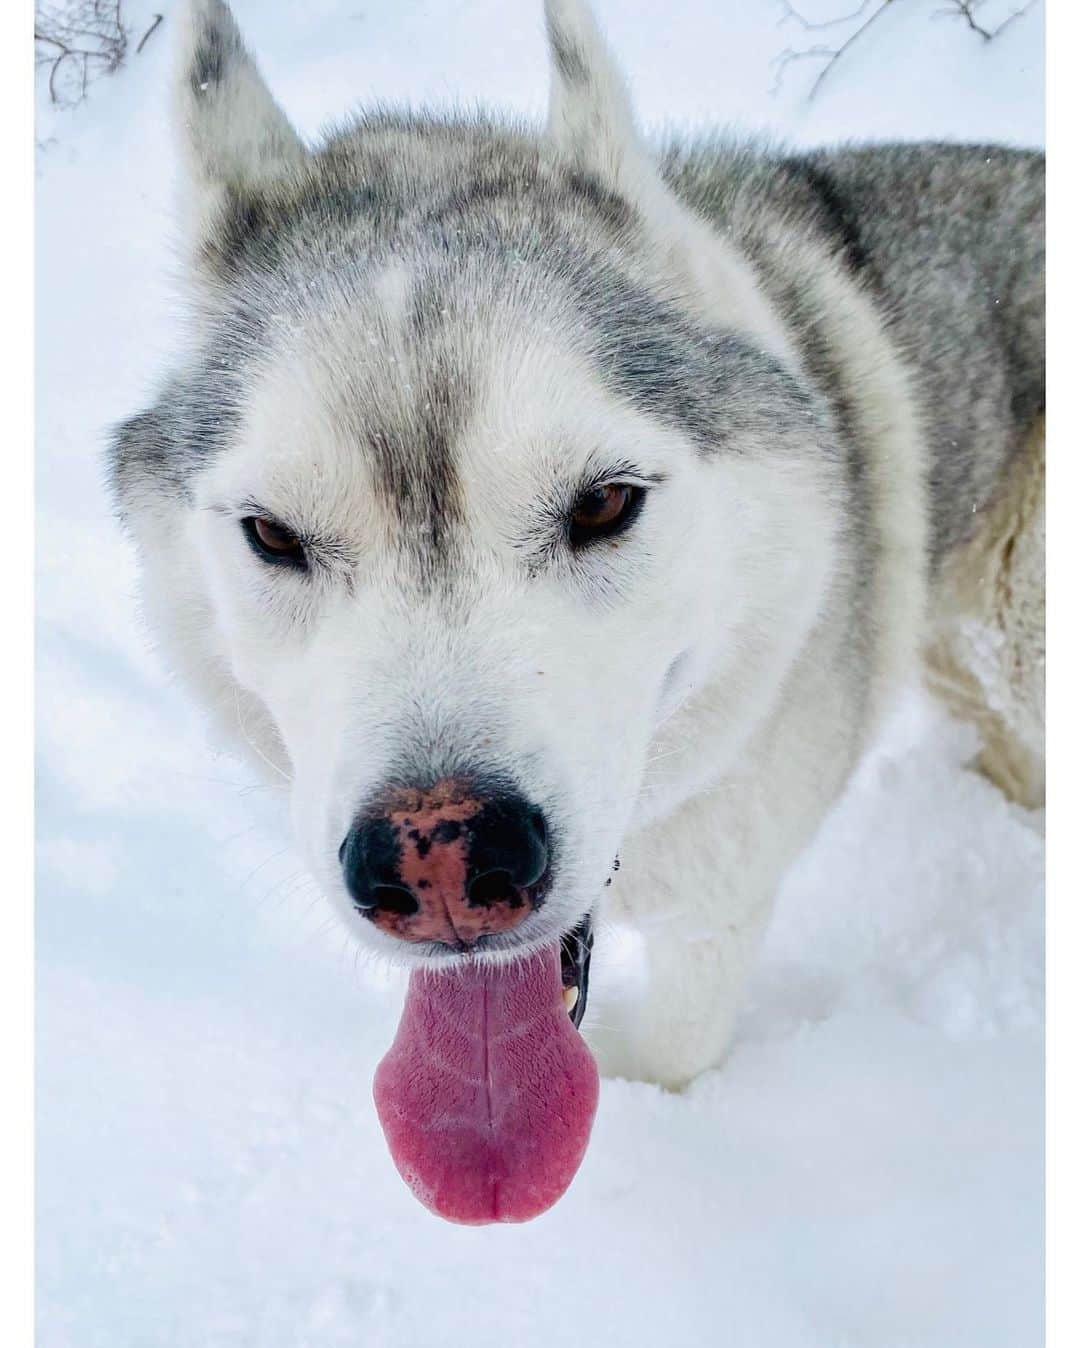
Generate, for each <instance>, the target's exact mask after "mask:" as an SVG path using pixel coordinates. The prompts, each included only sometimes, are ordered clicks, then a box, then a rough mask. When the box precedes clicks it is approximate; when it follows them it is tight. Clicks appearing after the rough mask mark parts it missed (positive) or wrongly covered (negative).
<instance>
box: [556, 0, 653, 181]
mask: <svg viewBox="0 0 1080 1348" xmlns="http://www.w3.org/2000/svg"><path fill="white" fill-rule="evenodd" d="M544 17H545V19H546V21H547V34H548V45H549V47H550V51H551V98H550V103H549V108H548V134H549V136H550V137H551V139H552V141H553V142H554V144H555V146H556V148H557V149H558V151H559V153H560V154H561V155H562V157H563V158H564V159H567V160H569V161H570V162H571V163H572V164H573V165H574V166H575V167H576V168H578V169H580V170H582V172H585V173H589V174H591V175H592V176H593V177H596V178H599V179H600V181H601V182H602V183H604V185H605V186H607V187H610V188H611V189H613V190H614V191H617V192H621V193H622V194H623V195H624V196H627V197H629V198H630V199H631V200H634V199H636V198H637V197H639V196H640V194H641V192H642V190H643V188H644V189H646V190H647V189H648V187H649V186H651V185H652V184H654V183H655V180H656V176H657V175H656V170H655V168H654V167H653V165H652V162H651V160H650V157H649V155H648V153H647V152H646V150H645V148H644V146H643V145H642V143H641V141H640V139H639V138H638V133H637V129H636V127H635V125H634V114H633V110H632V108H631V106H630V97H629V95H628V93H627V91H626V85H625V83H624V81H623V77H622V73H621V72H620V70H619V68H618V66H616V64H615V62H614V60H613V59H612V57H611V53H610V52H609V51H608V48H607V44H606V43H605V42H604V39H603V37H602V36H601V34H600V30H599V29H598V28H597V26H596V21H595V19H594V18H593V16H592V13H591V12H590V10H589V8H588V6H587V5H586V4H585V3H584V0H544Z"/></svg>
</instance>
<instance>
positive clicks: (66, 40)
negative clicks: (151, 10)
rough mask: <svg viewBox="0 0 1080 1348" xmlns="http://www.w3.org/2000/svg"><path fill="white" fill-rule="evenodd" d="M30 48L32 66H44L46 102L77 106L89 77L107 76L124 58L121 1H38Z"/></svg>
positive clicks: (125, 38)
mask: <svg viewBox="0 0 1080 1348" xmlns="http://www.w3.org/2000/svg"><path fill="white" fill-rule="evenodd" d="M34 46H35V62H36V64H38V65H47V66H48V67H49V97H50V98H51V99H52V101H53V102H54V103H56V104H58V105H60V106H65V107H72V106H74V105H75V104H77V103H80V102H81V101H82V100H83V98H85V96H86V90H87V86H88V85H89V83H90V77H91V73H95V74H106V75H107V74H111V73H112V72H113V71H114V70H116V69H117V67H118V66H120V65H121V64H122V62H123V60H124V57H125V56H126V55H127V47H128V31H127V28H126V27H125V25H124V21H123V17H122V14H121V0H66V3H64V2H63V0H62V2H61V3H58V4H45V3H39V4H38V5H37V6H36V9H35V12H34ZM69 70H71V71H72V72H73V74H72V76H71V77H69V76H68V71H69Z"/></svg>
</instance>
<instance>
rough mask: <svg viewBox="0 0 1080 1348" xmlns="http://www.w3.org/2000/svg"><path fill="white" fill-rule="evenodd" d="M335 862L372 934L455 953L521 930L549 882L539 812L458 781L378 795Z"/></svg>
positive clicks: (514, 798)
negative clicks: (377, 932) (370, 924)
mask: <svg viewBox="0 0 1080 1348" xmlns="http://www.w3.org/2000/svg"><path fill="white" fill-rule="evenodd" d="M338 855H339V857H340V859H341V866H342V871H343V873H344V878H345V884H346V887H347V888H348V891H349V894H350V896H351V897H352V901H353V903H354V904H355V906H356V908H357V909H358V910H359V911H360V912H361V913H363V914H364V916H365V917H367V918H368V919H369V920H370V921H372V922H373V923H374V924H375V926H377V927H378V928H379V929H380V930H381V931H385V932H386V933H387V934H388V935H390V936H396V937H398V938H399V939H400V940H402V941H440V942H442V943H443V944H444V945H448V946H452V947H454V948H455V949H461V948H462V947H464V946H469V945H473V944H474V943H475V942H476V941H477V940H478V939H479V938H480V937H481V936H489V935H493V934H495V933H497V932H506V931H511V930H513V928H514V927H517V926H518V925H520V923H522V922H524V920H525V918H526V917H528V915H529V913H530V912H531V911H532V910H533V908H535V907H536V906H537V905H538V904H539V903H540V902H541V900H542V898H543V892H544V889H545V887H546V883H547V878H548V860H549V856H548V838H547V826H546V824H545V821H544V816H543V813H542V812H541V811H540V810H539V809H537V808H536V807H535V806H533V805H530V804H529V803H528V801H526V800H524V799H522V798H521V797H520V796H518V795H516V794H513V793H510V792H494V793H491V792H483V791H482V790H480V789H479V788H478V787H477V786H476V785H475V784H472V783H470V782H468V781H466V780H460V779H457V778H448V779H445V780H443V781H441V782H436V784H435V785H434V786H433V787H431V788H430V789H428V790H423V791H421V790H415V789H411V788H399V789H397V790H395V791H393V792H391V793H389V794H388V795H384V796H383V797H381V799H380V801H379V804H378V805H377V806H376V807H375V808H373V809H371V810H368V811H366V812H365V813H364V814H363V815H362V816H361V817H360V818H359V819H357V820H356V822H355V823H354V824H353V826H352V828H351V829H350V830H349V832H348V834H347V835H346V838H345V841H344V842H343V843H342V844H341V848H340V850H339V853H338Z"/></svg>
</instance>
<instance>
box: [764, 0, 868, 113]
mask: <svg viewBox="0 0 1080 1348" xmlns="http://www.w3.org/2000/svg"><path fill="white" fill-rule="evenodd" d="M894 2H895V0H881V3H880V4H879V5H878V7H877V9H875V10H874V12H873V14H871V15H870V17H869V18H868V19H864V20H863V22H862V23H860V24H859V26H858V28H856V29H855V31H854V32H853V33H851V34H850V35H849V36H848V37H846V38H845V39H844V41H843V42H841V44H840V45H839V47H822V46H817V47H809V48H807V49H806V50H805V51H793V50H791V48H788V50H787V51H783V52H781V53H780V55H779V56H778V57H777V58H776V61H775V63H774V64H775V65H776V67H777V72H776V83H775V84H774V85H773V92H774V93H776V92H777V91H778V90H779V89H780V86H781V84H782V82H783V77H784V71H785V70H786V69H787V68H788V66H789V65H791V63H792V62H793V61H801V60H803V59H804V58H805V57H808V56H823V57H825V58H826V59H825V64H824V65H823V66H822V68H821V70H820V71H819V72H818V74H817V78H816V79H815V80H814V82H813V84H812V85H811V86H810V92H809V93H808V94H807V96H806V97H807V101H808V102H813V100H814V98H815V96H816V94H817V92H818V90H819V89H820V88H821V86H822V84H824V82H825V80H826V78H827V77H828V74H829V71H830V70H832V68H833V66H835V65H836V63H837V62H838V61H839V60H840V59H841V57H842V56H843V55H844V53H845V52H847V51H848V50H849V49H850V48H851V47H852V46H853V45H854V44H855V43H856V42H857V41H858V40H859V38H860V37H862V35H863V34H864V33H865V32H866V31H867V30H868V29H870V28H872V27H873V26H874V24H875V23H876V22H877V20H878V19H880V18H881V16H882V14H884V13H885V11H886V10H887V9H888V8H889V7H890V5H892V4H893V3H894ZM782 3H783V4H784V7H785V10H786V11H787V12H786V13H785V14H784V16H783V19H781V22H783V20H784V19H788V18H794V19H798V20H799V22H800V23H801V24H802V25H803V27H804V28H808V29H815V28H829V27H831V26H832V25H833V24H834V23H844V22H848V21H850V20H851V19H857V18H859V17H860V15H862V14H864V13H865V12H866V9H867V7H868V5H869V3H870V0H866V2H865V3H864V4H862V5H860V6H859V8H858V9H857V10H855V12H854V13H852V14H848V15H847V16H846V17H845V18H844V19H830V20H828V21H826V22H824V23H811V22H810V21H809V20H808V19H806V18H805V17H804V16H803V15H802V14H800V13H799V11H798V10H797V9H794V8H793V7H792V6H791V5H790V4H788V3H787V0H782Z"/></svg>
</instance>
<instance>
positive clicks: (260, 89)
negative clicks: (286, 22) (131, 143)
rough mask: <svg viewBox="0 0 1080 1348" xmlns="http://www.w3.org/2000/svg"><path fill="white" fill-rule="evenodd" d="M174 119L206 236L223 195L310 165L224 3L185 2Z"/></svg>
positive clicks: (197, 221) (199, 227)
mask: <svg viewBox="0 0 1080 1348" xmlns="http://www.w3.org/2000/svg"><path fill="white" fill-rule="evenodd" d="M185 8H186V11H187V12H186V14H185V16H184V20H185V21H184V23H183V24H182V26H181V36H180V50H179V66H178V70H177V73H176V98H175V118H176V123H177V130H178V132H179V138H180V141H181V146H182V150H183V155H184V159H185V161H186V165H187V171H188V174H187V176H188V182H187V188H186V190H187V194H188V201H187V203H186V205H187V206H188V207H189V208H190V213H191V216H192V217H193V222H194V228H195V230H196V232H197V233H202V234H205V233H206V231H207V229H208V228H209V225H210V221H211V220H212V219H213V217H214V215H215V214H216V213H217V211H218V210H219V209H220V207H221V205H222V203H223V202H224V201H225V200H226V198H227V197H228V196H230V195H231V196H233V197H234V198H235V197H238V196H243V195H244V194H246V193H248V192H252V191H256V190H258V189H260V188H264V187H267V186H270V185H271V184H272V183H273V182H275V181H277V180H280V179H284V178H288V177H290V176H292V175H293V174H295V173H296V171H297V170H298V169H300V168H302V167H303V165H304V163H305V162H306V160H307V158H308V152H307V150H306V149H305V148H304V145H303V143H302V141H301V140H300V137H299V136H298V135H297V134H296V132H295V131H294V130H293V128H292V126H291V125H290V124H289V121H288V119H287V118H286V116H285V114H284V113H283V112H282V111H281V109H280V108H279V107H278V105H277V104H276V103H275V102H274V100H273V98H272V96H271V94H270V90H269V89H268V88H267V87H266V85H265V84H264V82H263V79H262V76H261V75H260V74H259V71H258V68H257V67H256V65H255V62H254V60H253V59H252V57H251V56H250V54H249V53H248V51H247V49H246V48H245V46H244V43H243V40H242V39H241V37H240V30H239V29H238V28H237V26H236V21H235V20H234V19H233V16H232V13H231V12H230V10H229V7H228V5H226V4H224V3H223V0H187V4H186V6H185Z"/></svg>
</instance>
